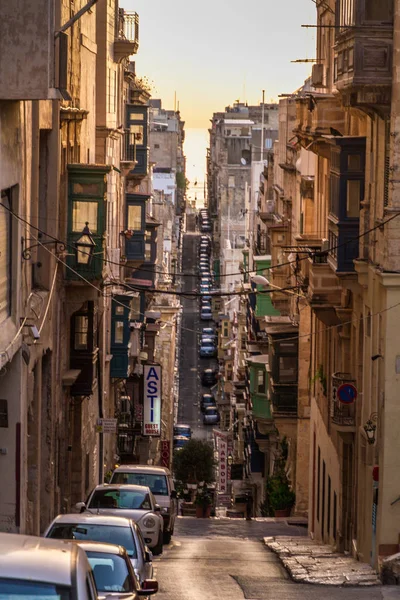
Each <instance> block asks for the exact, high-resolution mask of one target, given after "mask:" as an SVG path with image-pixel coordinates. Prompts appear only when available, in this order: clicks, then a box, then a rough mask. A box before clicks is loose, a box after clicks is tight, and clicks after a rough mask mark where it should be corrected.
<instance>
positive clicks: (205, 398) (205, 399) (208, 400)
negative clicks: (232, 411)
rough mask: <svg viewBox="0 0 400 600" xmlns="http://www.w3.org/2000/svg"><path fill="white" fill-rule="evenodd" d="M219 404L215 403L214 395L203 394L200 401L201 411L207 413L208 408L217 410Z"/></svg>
mask: <svg viewBox="0 0 400 600" xmlns="http://www.w3.org/2000/svg"><path fill="white" fill-rule="evenodd" d="M216 406H217V404H216V402H215V398H214V396H213V395H212V394H202V396H201V400H200V410H201V412H203V413H204V412H205V410H206V408H210V407H211V408H216Z"/></svg>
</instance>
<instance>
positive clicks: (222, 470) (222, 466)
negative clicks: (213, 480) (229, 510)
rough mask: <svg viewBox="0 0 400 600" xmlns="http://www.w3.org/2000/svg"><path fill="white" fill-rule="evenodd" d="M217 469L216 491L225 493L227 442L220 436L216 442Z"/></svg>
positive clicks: (226, 486)
mask: <svg viewBox="0 0 400 600" xmlns="http://www.w3.org/2000/svg"><path fill="white" fill-rule="evenodd" d="M218 470H219V482H218V491H219V493H220V494H226V493H227V491H228V443H227V441H226V440H224V439H222V438H220V439H219V443H218Z"/></svg>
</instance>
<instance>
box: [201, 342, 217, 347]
mask: <svg viewBox="0 0 400 600" xmlns="http://www.w3.org/2000/svg"><path fill="white" fill-rule="evenodd" d="M201 345H202V346H203V348H214V342H212V341H211V340H203V341H202V342H201Z"/></svg>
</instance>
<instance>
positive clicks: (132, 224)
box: [128, 204, 142, 231]
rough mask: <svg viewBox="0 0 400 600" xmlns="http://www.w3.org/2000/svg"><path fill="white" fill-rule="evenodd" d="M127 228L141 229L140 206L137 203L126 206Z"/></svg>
mask: <svg viewBox="0 0 400 600" xmlns="http://www.w3.org/2000/svg"><path fill="white" fill-rule="evenodd" d="M128 229H132V230H133V231H142V207H141V206H139V205H138V204H130V205H129V206H128Z"/></svg>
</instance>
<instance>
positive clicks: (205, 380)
mask: <svg viewBox="0 0 400 600" xmlns="http://www.w3.org/2000/svg"><path fill="white" fill-rule="evenodd" d="M216 383H217V371H214V369H204V371H203V372H202V374H201V384H202V385H204V387H211V386H212V385H215V384H216Z"/></svg>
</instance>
